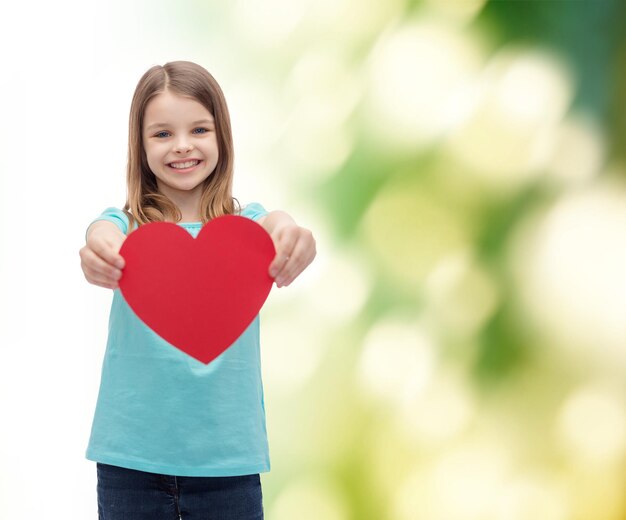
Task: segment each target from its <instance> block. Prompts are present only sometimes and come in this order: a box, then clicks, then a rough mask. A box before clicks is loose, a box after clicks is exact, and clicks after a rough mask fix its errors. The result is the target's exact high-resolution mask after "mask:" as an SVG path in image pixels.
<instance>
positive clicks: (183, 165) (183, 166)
mask: <svg viewBox="0 0 626 520" xmlns="http://www.w3.org/2000/svg"><path fill="white" fill-rule="evenodd" d="M201 162H202V161H198V160H193V161H184V162H173V163H169V164H168V166H169V167H170V168H172V169H174V170H176V171H177V172H180V173H186V172H190V171H192V170H193V169H195V167H196V166H198V165H199V164H200V163H201Z"/></svg>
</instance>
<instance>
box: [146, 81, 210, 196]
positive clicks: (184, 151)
mask: <svg viewBox="0 0 626 520" xmlns="http://www.w3.org/2000/svg"><path fill="white" fill-rule="evenodd" d="M142 133H143V142H144V149H145V151H146V156H147V159H148V165H149V166H150V169H151V170H152V172H153V173H154V175H155V176H156V180H157V185H158V188H159V191H160V192H161V193H163V194H164V195H166V196H168V197H169V198H170V199H171V200H172V201H174V202H175V203H178V204H181V203H182V204H189V203H190V202H195V201H196V200H197V202H198V203H199V201H200V196H201V195H202V182H203V181H204V180H205V179H206V178H207V177H208V176H209V175H211V173H213V170H215V166H216V165H217V159H218V157H219V150H218V146H217V136H216V133H215V122H214V120H213V115H212V114H211V112H209V111H208V110H207V109H206V108H205V107H204V106H203V105H201V104H200V103H199V102H198V101H196V100H195V99H192V98H188V97H183V96H179V95H177V94H173V93H171V92H168V91H165V92H162V93H160V94H157V95H156V96H155V97H153V98H152V99H151V100H150V101H149V102H148V105H147V106H146V110H145V114H144V122H143V129H142Z"/></svg>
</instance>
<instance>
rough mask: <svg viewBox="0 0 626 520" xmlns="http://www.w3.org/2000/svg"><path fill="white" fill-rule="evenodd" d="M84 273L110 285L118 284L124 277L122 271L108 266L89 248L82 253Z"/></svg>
mask: <svg viewBox="0 0 626 520" xmlns="http://www.w3.org/2000/svg"><path fill="white" fill-rule="evenodd" d="M81 259H82V262H81V263H82V268H83V271H84V272H85V273H86V274H88V275H89V276H90V277H91V278H101V279H104V280H107V281H108V282H110V283H117V281H118V280H119V279H120V278H121V277H122V271H121V270H120V269H117V268H116V267H114V266H112V265H110V264H108V263H107V262H105V261H104V260H103V259H102V258H100V257H99V256H98V255H97V254H96V253H95V252H94V251H93V250H91V249H89V248H87V249H85V250H84V251H82V253H81Z"/></svg>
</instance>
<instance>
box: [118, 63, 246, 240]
mask: <svg viewBox="0 0 626 520" xmlns="http://www.w3.org/2000/svg"><path fill="white" fill-rule="evenodd" d="M166 90H167V91H170V92H172V93H175V94H178V95H181V96H186V97H190V98H193V99H195V100H196V101H198V102H199V103H201V104H202V105H203V106H204V107H205V108H206V109H207V110H208V111H209V112H211V114H212V115H213V119H214V120H215V130H216V137H217V146H218V150H219V159H218V161H217V165H216V166H215V170H214V171H213V173H211V175H209V176H208V177H207V178H206V179H205V181H204V183H203V190H202V196H201V199H200V216H201V219H202V223H203V224H206V223H207V222H208V221H209V220H211V219H213V218H216V217H219V216H222V215H229V214H234V213H239V212H240V211H241V206H240V204H239V201H238V200H237V199H235V198H234V197H233V196H232V184H233V164H234V154H233V138H232V131H231V126H230V116H229V114H228V106H227V105H226V99H225V98H224V93H223V92H222V89H221V88H220V86H219V85H218V83H217V81H215V78H214V77H213V76H212V75H211V74H209V72H208V71H207V70H206V69H204V68H203V67H201V66H200V65H197V64H195V63H192V62H190V61H172V62H169V63H166V64H165V65H163V66H161V65H155V66H154V67H152V68H150V69H148V70H147V71H146V73H145V74H144V75H143V76H142V77H141V79H140V80H139V83H138V84H137V87H136V88H135V93H134V95H133V99H132V103H131V107H130V117H129V128H128V166H127V172H126V186H127V199H126V204H125V205H124V212H125V213H126V216H127V217H128V219H129V230H130V229H132V228H133V224H134V223H135V222H136V223H137V225H138V226H139V225H142V224H147V223H148V222H155V221H163V220H166V219H167V220H173V221H175V222H178V221H180V220H181V219H182V214H181V212H180V210H179V209H178V207H177V206H176V204H174V202H172V201H171V200H170V199H169V198H167V197H166V196H165V195H163V194H162V193H159V190H158V187H157V183H156V176H155V175H154V173H152V171H151V170H150V167H149V166H148V160H147V158H146V152H145V150H144V146H143V132H142V130H143V122H144V114H145V111H146V106H147V105H148V102H149V101H150V100H151V99H152V98H153V97H155V96H156V95H158V94H160V93H162V92H165V91H166Z"/></svg>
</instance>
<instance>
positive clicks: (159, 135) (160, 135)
mask: <svg viewBox="0 0 626 520" xmlns="http://www.w3.org/2000/svg"><path fill="white" fill-rule="evenodd" d="M163 134H169V132H167V131H165V130H163V131H162V132H159V133H158V134H155V136H154V137H167V136H165V135H163Z"/></svg>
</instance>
